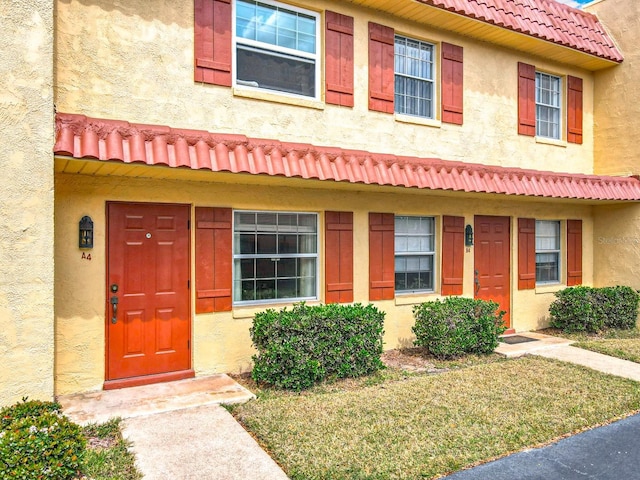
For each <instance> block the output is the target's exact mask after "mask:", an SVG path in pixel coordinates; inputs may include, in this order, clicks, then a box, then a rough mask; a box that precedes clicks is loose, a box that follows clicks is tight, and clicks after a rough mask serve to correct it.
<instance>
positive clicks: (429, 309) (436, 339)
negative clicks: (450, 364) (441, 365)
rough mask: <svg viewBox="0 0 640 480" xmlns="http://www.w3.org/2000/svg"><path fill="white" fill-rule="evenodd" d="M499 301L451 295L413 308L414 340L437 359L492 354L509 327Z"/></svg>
mask: <svg viewBox="0 0 640 480" xmlns="http://www.w3.org/2000/svg"><path fill="white" fill-rule="evenodd" d="M497 310H498V304H497V303H495V302H490V301H489V302H488V301H485V300H475V299H473V298H465V297H447V298H446V299H445V300H439V299H438V300H435V301H432V302H425V303H421V304H420V305H416V306H415V307H413V316H414V317H415V320H416V322H415V325H414V326H413V329H412V330H413V333H414V334H415V336H416V339H415V341H414V343H415V344H416V345H417V346H420V347H425V348H427V349H428V350H429V352H430V353H431V354H432V355H434V356H435V357H437V358H454V357H459V356H462V355H464V354H467V353H477V354H488V353H491V352H493V351H494V350H495V348H496V347H497V346H498V337H499V336H500V335H502V334H503V333H504V331H505V329H506V327H505V326H504V322H503V320H502V317H503V316H504V313H505V312H503V311H497Z"/></svg>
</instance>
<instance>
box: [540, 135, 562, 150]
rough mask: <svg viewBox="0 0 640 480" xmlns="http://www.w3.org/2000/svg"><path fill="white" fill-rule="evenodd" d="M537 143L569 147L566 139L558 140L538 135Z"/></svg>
mask: <svg viewBox="0 0 640 480" xmlns="http://www.w3.org/2000/svg"><path fill="white" fill-rule="evenodd" d="M536 143H542V144H544V145H553V146H555V147H563V148H567V142H565V141H564V140H556V139H554V138H546V137H536Z"/></svg>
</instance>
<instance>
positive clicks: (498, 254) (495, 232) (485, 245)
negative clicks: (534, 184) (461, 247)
mask: <svg viewBox="0 0 640 480" xmlns="http://www.w3.org/2000/svg"><path fill="white" fill-rule="evenodd" d="M474 230H475V248H474V251H475V253H474V263H475V272H474V273H475V298H479V299H482V300H493V301H494V302H496V303H498V304H499V305H500V309H501V310H504V311H505V312H506V314H505V315H504V323H505V325H506V326H507V328H509V327H511V316H510V313H511V289H510V284H511V276H510V275H511V274H510V272H511V262H510V259H511V253H510V248H509V244H510V229H509V217H489V216H476V217H475V228H474Z"/></svg>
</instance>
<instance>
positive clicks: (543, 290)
mask: <svg viewBox="0 0 640 480" xmlns="http://www.w3.org/2000/svg"><path fill="white" fill-rule="evenodd" d="M563 288H565V286H564V285H563V284H561V283H552V284H548V285H546V284H545V285H536V295H539V294H542V295H543V294H547V293H555V292H559V291H560V290H562V289H563Z"/></svg>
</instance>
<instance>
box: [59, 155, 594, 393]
mask: <svg viewBox="0 0 640 480" xmlns="http://www.w3.org/2000/svg"><path fill="white" fill-rule="evenodd" d="M142 168H144V167H142ZM145 170H146V171H147V172H148V173H149V174H151V172H153V171H155V168H151V167H147V168H146V169H145ZM137 171H138V172H139V170H137ZM203 173H204V172H203ZM199 179H200V180H201V181H191V180H189V179H186V180H161V179H152V178H131V177H128V178H127V177H99V176H88V175H72V174H58V175H56V224H55V227H56V285H57V286H58V287H59V288H57V289H56V298H55V301H56V315H57V318H56V343H57V354H56V372H57V377H56V379H57V382H56V393H57V394H65V393H72V392H79V391H88V390H98V389H100V388H101V387H102V382H103V381H104V371H105V310H106V303H105V265H106V259H105V253H106V250H105V248H106V237H105V231H106V226H105V205H106V202H108V201H127V202H168V203H181V204H189V205H191V206H192V207H193V206H225V207H228V206H231V207H233V208H234V209H257V210H285V211H311V212H318V213H319V214H320V215H319V219H320V222H321V225H320V232H323V231H324V230H323V227H322V222H323V212H324V211H326V210H349V211H353V212H354V266H355V270H354V301H356V302H362V303H365V304H366V303H368V302H369V299H368V296H369V286H368V277H369V236H368V235H369V227H368V213H369V212H394V213H396V214H409V215H434V216H436V222H440V221H441V215H460V216H464V217H465V221H466V223H470V224H473V218H474V215H504V216H509V217H511V266H512V269H515V267H516V265H517V251H516V248H515V246H516V245H517V217H535V218H538V219H550V220H552V219H553V220H564V219H566V218H572V219H582V220H583V229H584V240H583V250H584V252H583V255H584V259H585V260H584V264H583V269H584V270H583V279H584V282H585V283H586V284H591V283H592V281H593V271H592V268H591V258H592V257H593V251H592V245H591V241H590V239H591V238H592V236H593V220H592V207H591V206H589V205H582V204H579V203H567V204H557V203H555V202H544V201H540V200H533V199H528V200H527V199H508V198H505V197H501V196H492V197H489V196H483V197H482V199H479V197H478V196H477V195H476V196H468V195H467V196H462V195H453V194H447V193H446V192H439V193H437V194H435V193H434V192H428V191H419V190H416V189H401V188H389V187H387V188H380V187H371V188H370V189H367V191H362V189H361V187H360V189H357V188H358V187H353V186H349V185H344V184H337V185H336V184H333V185H334V187H333V188H329V186H328V184H329V183H330V182H319V181H304V180H297V181H296V180H291V179H283V178H279V179H278V178H270V179H267V180H265V177H256V176H247V175H243V176H240V175H224V174H214V173H209V174H205V175H201V176H199ZM301 185H304V186H305V187H303V188H301ZM192 214H193V209H192ZM83 215H90V216H91V217H92V218H93V221H94V224H95V237H94V241H95V246H94V248H93V250H91V251H90V253H91V260H88V259H87V258H83V252H82V251H80V250H79V249H78V247H77V245H75V243H74V241H75V238H76V235H77V219H79V218H81V217H82V216H83ZM437 224H439V223H437ZM438 231H439V232H441V228H438ZM439 235H440V234H439ZM438 238H440V237H438ZM437 242H438V243H437V248H436V251H437V252H438V251H439V250H440V248H439V245H440V240H439V239H438V240H437ZM565 242H566V240H565V232H564V231H563V243H565ZM193 248H194V245H193V235H192V256H191V257H192V280H195V279H194V277H193V271H194V265H195V262H196V261H197V259H196V258H195V254H194V253H193V252H194V250H193ZM319 252H320V254H319V267H320V270H319V279H320V290H319V292H320V293H319V295H320V300H321V301H322V300H323V295H324V293H323V292H324V287H323V285H324V283H323V282H324V238H323V235H322V233H321V234H320V250H319ZM438 255H439V254H438ZM85 257H86V255H85ZM561 263H562V265H563V271H562V276H563V278H566V271H565V270H566V268H565V265H566V264H565V261H564V259H562V260H561ZM440 264H441V260H440V258H439V256H438V257H437V258H436V270H435V277H436V284H437V285H439V283H440V276H441V269H440ZM473 267H474V259H473V247H472V248H470V249H469V251H467V252H466V253H465V258H464V286H463V288H464V295H466V296H469V297H472V296H473V289H474V283H473V282H474V277H473V270H474V268H473ZM559 288H562V285H558V286H556V287H554V288H549V287H547V288H542V289H540V288H539V289H536V290H527V291H519V290H518V289H517V275H516V274H515V273H513V274H512V275H511V283H510V289H511V308H512V311H511V318H512V322H513V326H514V327H515V328H516V330H518V331H526V330H532V329H536V328H540V327H543V326H546V325H547V324H548V319H547V314H548V306H549V304H550V303H551V302H552V301H553V299H554V296H553V291H554V290H557V289H559ZM437 290H439V287H438V288H437ZM436 298H439V295H437V294H429V295H427V294H423V295H413V296H401V295H398V296H397V298H396V299H395V300H389V301H382V302H375V303H376V305H378V307H379V308H381V309H383V310H384V311H385V312H386V319H385V337H384V340H385V347H386V348H394V347H398V346H407V345H411V343H412V341H413V338H414V337H413V334H412V332H411V326H412V325H413V323H414V319H413V315H412V307H413V305H414V304H416V303H419V302H422V301H426V300H432V299H436ZM191 301H192V302H193V301H194V300H193V298H191ZM282 305H284V304H282ZM282 305H276V306H275V307H276V308H277V307H279V306H282ZM271 307H274V305H261V306H256V307H234V309H233V311H232V312H218V313H211V314H199V315H194V318H193V349H192V354H193V368H194V369H195V371H196V374H198V375H203V374H211V373H220V372H241V371H247V370H249V369H250V368H251V355H252V354H253V353H255V352H254V351H253V349H252V347H251V340H250V338H249V328H250V326H251V322H252V318H253V315H254V314H255V312H257V311H261V310H264V309H266V308H271ZM192 311H194V312H195V308H193V305H192Z"/></svg>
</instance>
